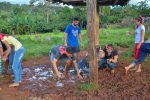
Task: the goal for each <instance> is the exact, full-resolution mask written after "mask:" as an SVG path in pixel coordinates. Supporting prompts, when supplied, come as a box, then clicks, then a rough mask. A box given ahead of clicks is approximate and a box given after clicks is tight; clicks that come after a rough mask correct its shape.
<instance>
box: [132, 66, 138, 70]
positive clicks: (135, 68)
mask: <svg viewBox="0 0 150 100" xmlns="http://www.w3.org/2000/svg"><path fill="white" fill-rule="evenodd" d="M137 69H138V68H137V66H135V67H134V68H132V69H130V70H131V71H136V70H137Z"/></svg>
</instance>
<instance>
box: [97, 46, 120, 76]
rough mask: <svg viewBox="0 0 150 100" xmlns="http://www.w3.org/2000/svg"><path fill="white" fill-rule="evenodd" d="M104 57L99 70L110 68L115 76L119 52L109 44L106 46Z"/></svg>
mask: <svg viewBox="0 0 150 100" xmlns="http://www.w3.org/2000/svg"><path fill="white" fill-rule="evenodd" d="M101 52H104V53H103V55H102V56H101V57H100V63H99V68H100V69H104V68H106V67H109V68H110V69H111V73H112V74H114V72H115V67H116V64H117V62H118V51H117V50H115V49H114V47H113V45H112V44H108V45H106V46H105V48H104V50H103V51H102V50H101Z"/></svg>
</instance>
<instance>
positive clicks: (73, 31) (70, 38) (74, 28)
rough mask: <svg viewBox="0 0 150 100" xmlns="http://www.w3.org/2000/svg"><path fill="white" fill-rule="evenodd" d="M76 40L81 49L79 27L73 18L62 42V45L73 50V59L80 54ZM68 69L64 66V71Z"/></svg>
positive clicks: (77, 21)
mask: <svg viewBox="0 0 150 100" xmlns="http://www.w3.org/2000/svg"><path fill="white" fill-rule="evenodd" d="M78 38H79V40H80V44H81V47H84V45H83V42H82V36H81V30H80V27H79V20H78V18H74V19H73V22H72V24H70V25H68V26H67V27H66V30H65V36H64V42H65V43H64V45H65V46H70V47H72V48H73V55H74V57H75V59H76V58H77V53H79V52H80V48H79V41H78ZM70 63H71V62H70ZM68 65H71V64H68ZM67 67H68V68H67ZM69 67H70V66H66V69H69ZM66 73H67V72H66Z"/></svg>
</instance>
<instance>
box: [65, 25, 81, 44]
mask: <svg viewBox="0 0 150 100" xmlns="http://www.w3.org/2000/svg"><path fill="white" fill-rule="evenodd" d="M65 33H66V34H68V37H67V44H68V45H69V46H71V47H78V46H79V43H78V35H79V34H80V33H81V32H80V27H74V26H73V25H72V24H70V25H68V26H67V27H66V30H65Z"/></svg>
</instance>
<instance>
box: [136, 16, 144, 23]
mask: <svg viewBox="0 0 150 100" xmlns="http://www.w3.org/2000/svg"><path fill="white" fill-rule="evenodd" d="M135 20H137V21H138V22H140V23H141V24H143V23H144V18H143V17H142V16H139V17H137V18H135Z"/></svg>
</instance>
